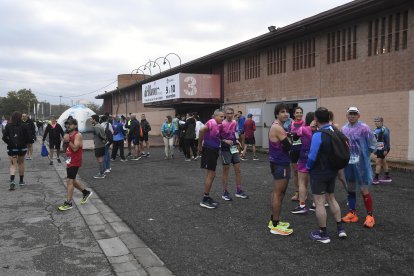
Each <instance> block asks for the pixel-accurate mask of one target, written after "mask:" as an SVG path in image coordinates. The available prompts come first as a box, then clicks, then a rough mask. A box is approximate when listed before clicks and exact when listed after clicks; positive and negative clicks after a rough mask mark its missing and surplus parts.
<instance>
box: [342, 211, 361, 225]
mask: <svg viewBox="0 0 414 276" xmlns="http://www.w3.org/2000/svg"><path fill="white" fill-rule="evenodd" d="M358 220H359V219H358V216H357V215H356V213H352V212H349V213H348V214H346V216H344V217H343V218H342V221H343V222H345V223H351V222H358Z"/></svg>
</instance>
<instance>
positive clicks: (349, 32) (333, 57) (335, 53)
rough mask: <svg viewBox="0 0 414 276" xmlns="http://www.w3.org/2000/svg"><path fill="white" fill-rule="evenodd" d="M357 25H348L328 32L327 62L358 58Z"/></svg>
mask: <svg viewBox="0 0 414 276" xmlns="http://www.w3.org/2000/svg"><path fill="white" fill-rule="evenodd" d="M356 32H357V27H356V26H353V27H348V28H344V29H341V30H339V31H335V32H330V33H328V37H327V45H326V49H327V52H326V62H327V63H328V64H330V63H335V62H340V61H346V60H350V59H356V43H357V42H356V38H357V36H356Z"/></svg>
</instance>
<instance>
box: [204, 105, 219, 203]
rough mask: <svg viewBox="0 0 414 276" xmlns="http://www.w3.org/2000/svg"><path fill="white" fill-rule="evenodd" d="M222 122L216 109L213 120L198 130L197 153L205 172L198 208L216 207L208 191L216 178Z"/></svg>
mask: <svg viewBox="0 0 414 276" xmlns="http://www.w3.org/2000/svg"><path fill="white" fill-rule="evenodd" d="M223 120H224V112H223V111H222V110H220V109H216V110H215V111H214V114H213V118H212V119H210V120H208V121H207V123H206V124H205V125H204V127H203V128H202V129H200V134H199V138H198V139H199V143H198V152H199V153H200V152H201V168H202V169H206V170H207V172H206V176H205V179H204V196H203V199H202V201H201V202H200V206H201V207H204V208H207V209H215V208H217V206H218V203H217V202H215V201H214V200H213V199H212V198H211V197H210V190H211V186H212V185H213V181H214V178H215V177H216V167H217V158H218V157H219V150H220V137H221V132H222V122H223Z"/></svg>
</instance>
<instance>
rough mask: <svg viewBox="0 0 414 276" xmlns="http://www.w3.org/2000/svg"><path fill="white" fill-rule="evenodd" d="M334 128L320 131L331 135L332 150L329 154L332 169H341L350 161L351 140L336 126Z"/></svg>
mask: <svg viewBox="0 0 414 276" xmlns="http://www.w3.org/2000/svg"><path fill="white" fill-rule="evenodd" d="M333 130H334V131H330V130H327V129H320V130H319V131H320V132H323V133H326V134H328V135H329V136H331V143H332V144H331V145H332V152H331V154H330V155H329V156H328V161H329V166H330V168H331V169H332V170H340V169H343V168H345V167H346V166H347V165H348V163H349V158H350V151H349V140H348V138H347V137H346V136H345V135H344V134H343V133H342V132H341V131H340V130H339V129H337V128H336V127H333Z"/></svg>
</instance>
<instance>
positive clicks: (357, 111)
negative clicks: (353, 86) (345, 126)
mask: <svg viewBox="0 0 414 276" xmlns="http://www.w3.org/2000/svg"><path fill="white" fill-rule="evenodd" d="M351 112H355V113H358V114H359V109H358V108H357V107H356V106H351V107H350V108H348V111H347V113H351Z"/></svg>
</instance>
